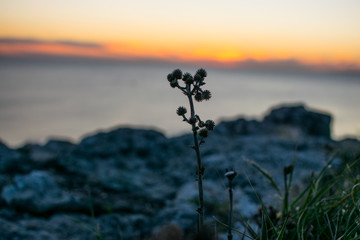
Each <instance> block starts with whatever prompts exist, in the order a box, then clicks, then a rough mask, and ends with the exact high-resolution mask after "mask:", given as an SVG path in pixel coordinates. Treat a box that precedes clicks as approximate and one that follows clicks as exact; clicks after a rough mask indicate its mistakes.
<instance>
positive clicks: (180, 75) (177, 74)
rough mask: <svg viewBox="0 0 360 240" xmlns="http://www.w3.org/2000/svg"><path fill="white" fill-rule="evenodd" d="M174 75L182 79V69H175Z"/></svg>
mask: <svg viewBox="0 0 360 240" xmlns="http://www.w3.org/2000/svg"><path fill="white" fill-rule="evenodd" d="M172 75H173V76H174V78H175V79H181V78H182V71H181V70H180V69H175V70H174V71H173V72H172Z"/></svg>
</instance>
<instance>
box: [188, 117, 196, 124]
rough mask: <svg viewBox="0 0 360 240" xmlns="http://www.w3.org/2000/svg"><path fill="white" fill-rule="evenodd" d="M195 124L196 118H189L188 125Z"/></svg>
mask: <svg viewBox="0 0 360 240" xmlns="http://www.w3.org/2000/svg"><path fill="white" fill-rule="evenodd" d="M196 122H197V119H196V117H191V118H190V119H189V123H190V124H195V123H196Z"/></svg>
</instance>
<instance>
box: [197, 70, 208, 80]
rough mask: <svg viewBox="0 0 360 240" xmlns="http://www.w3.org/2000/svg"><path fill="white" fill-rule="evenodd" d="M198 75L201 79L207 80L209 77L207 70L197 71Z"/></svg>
mask: <svg viewBox="0 0 360 240" xmlns="http://www.w3.org/2000/svg"><path fill="white" fill-rule="evenodd" d="M196 74H199V75H200V76H201V77H203V78H205V77H206V76H207V72H206V70H205V69H203V68H200V69H198V70H197V71H196Z"/></svg>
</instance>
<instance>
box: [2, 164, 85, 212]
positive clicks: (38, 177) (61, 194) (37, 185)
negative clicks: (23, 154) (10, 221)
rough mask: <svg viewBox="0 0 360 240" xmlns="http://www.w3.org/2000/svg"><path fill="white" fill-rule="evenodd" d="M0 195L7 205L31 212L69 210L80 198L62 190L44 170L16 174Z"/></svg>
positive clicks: (75, 205) (77, 204)
mask: <svg viewBox="0 0 360 240" xmlns="http://www.w3.org/2000/svg"><path fill="white" fill-rule="evenodd" d="M1 196H2V198H3V199H4V200H5V202H6V203H7V204H8V205H10V206H12V207H14V208H16V209H19V210H22V211H27V212H31V213H33V214H46V213H49V212H50V213H51V212H57V211H66V210H71V209H74V208H76V207H77V206H79V203H80V199H78V198H76V197H75V196H72V195H70V194H69V193H66V192H65V191H63V190H62V189H61V188H60V187H59V185H58V184H57V183H56V181H55V179H54V178H53V177H52V176H51V175H50V174H48V173H47V172H44V171H33V172H31V173H30V174H28V175H16V176H15V179H14V183H13V184H11V185H9V186H6V187H4V188H3V190H2V193H1Z"/></svg>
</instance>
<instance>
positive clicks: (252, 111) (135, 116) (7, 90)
mask: <svg viewBox="0 0 360 240" xmlns="http://www.w3.org/2000/svg"><path fill="white" fill-rule="evenodd" d="M178 67H180V68H181V69H182V70H183V72H190V73H192V74H193V73H195V71H196V69H197V68H199V67H203V66H196V65H194V64H176V63H164V62H156V61H140V60H139V61H119V62H106V61H22V62H17V61H9V62H7V61H1V62H0V140H1V141H2V142H4V143H5V144H7V145H9V146H11V147H19V146H21V145H23V144H25V143H39V144H42V143H44V142H46V141H47V140H49V139H54V138H55V139H65V140H69V141H73V142H77V141H79V140H81V138H83V137H84V136H86V135H88V134H93V133H95V132H98V131H109V130H111V129H114V128H117V127H134V128H145V129H155V130H158V131H161V132H163V133H164V134H165V135H167V136H176V135H179V134H183V133H186V132H188V131H190V129H189V125H187V124H186V123H184V122H183V121H182V119H181V117H179V116H177V115H176V109H177V108H178V107H179V106H185V107H186V106H187V104H188V103H187V99H186V97H185V96H184V95H183V94H182V93H181V92H180V91H179V90H178V89H174V88H171V87H170V86H169V83H168V81H167V78H166V76H167V74H168V73H170V72H172V70H174V69H175V68H178ZM204 68H205V69H206V70H207V73H208V76H207V78H206V79H205V82H206V85H204V89H208V90H210V91H211V93H212V98H211V99H210V100H209V101H204V102H200V103H196V104H195V108H196V112H197V113H198V115H200V117H201V118H202V119H203V120H207V119H212V120H214V121H215V122H216V123H219V122H220V121H223V120H232V119H236V118H239V117H245V118H247V119H257V120H261V119H262V118H263V117H264V116H265V115H266V114H267V113H269V111H270V109H271V108H274V107H276V106H279V105H281V104H287V105H292V104H299V103H301V104H305V105H306V106H307V107H308V108H309V109H311V110H316V111H320V112H324V113H328V114H331V115H332V116H333V122H332V126H331V127H332V137H333V138H334V139H342V138H345V137H355V138H360V110H359V109H360V108H359V104H360V79H359V76H353V75H342V74H328V73H314V72H288V71H286V72H281V71H257V70H244V69H242V70H236V69H226V68H220V67H204Z"/></svg>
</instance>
